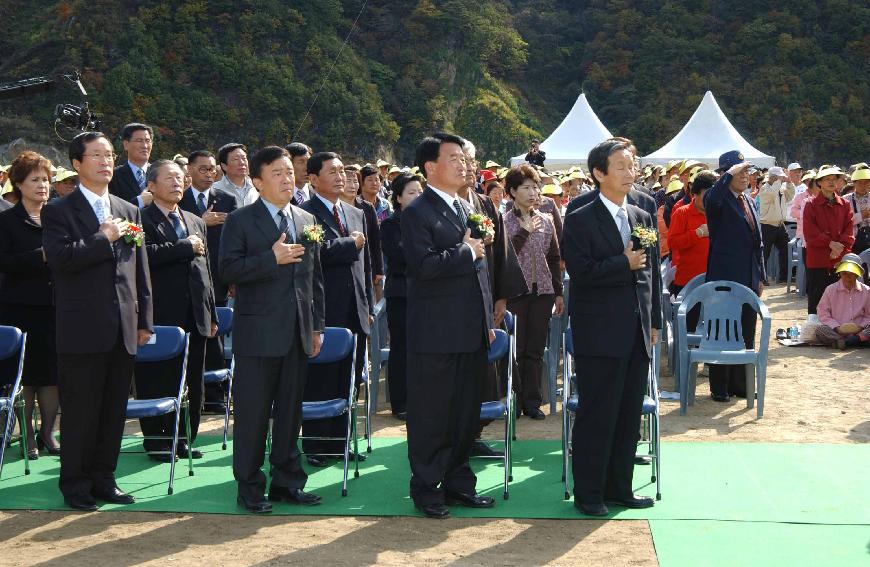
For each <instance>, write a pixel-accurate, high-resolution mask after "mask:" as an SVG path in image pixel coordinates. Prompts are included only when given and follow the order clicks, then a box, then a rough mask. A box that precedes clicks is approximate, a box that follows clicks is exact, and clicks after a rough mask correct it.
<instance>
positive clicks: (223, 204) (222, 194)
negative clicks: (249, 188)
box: [178, 187, 238, 303]
mask: <svg viewBox="0 0 870 567" xmlns="http://www.w3.org/2000/svg"><path fill="white" fill-rule="evenodd" d="M178 206H179V207H181V209H182V210H185V211H187V212H189V213H193V214H195V215H196V216H198V217H201V216H202V214H201V213H200V212H199V207H198V206H197V204H196V200H195V199H194V198H193V191H191V190H190V188H188V189H187V191H185V192H184V197H182V198H181V202H180V203H178ZM209 207H212V210H213V211H214V212H216V213H227V214H229V213H231V212H233V211H235V210H236V209H237V208H238V199H236V196H235V195H230V194H229V193H227V192H226V191H223V190H221V189H216V188H215V187H212V188H211V189H210V190H209V192H208V200H207V201H206V207H205V208H206V209H208V208H209ZM223 229H224V225H222V224H216V225H214V226H207V227H206V233H207V234H208V238H207V239H206V241H207V244H208V260H209V267H210V268H211V276H212V277H211V279H212V283H213V284H214V296H215V299H216V300H217V301H220V302H221V303H223V302H225V301H226V300H227V295H228V293H229V290H228V288H227V284H225V283H224V281H223V279H221V273H220V262H219V260H218V256H219V254H220V248H221V232H223Z"/></svg>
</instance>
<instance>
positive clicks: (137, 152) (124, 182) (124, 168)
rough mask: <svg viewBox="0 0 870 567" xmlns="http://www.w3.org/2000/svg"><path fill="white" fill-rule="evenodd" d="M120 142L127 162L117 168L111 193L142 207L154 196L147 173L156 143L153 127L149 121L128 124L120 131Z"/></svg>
mask: <svg viewBox="0 0 870 567" xmlns="http://www.w3.org/2000/svg"><path fill="white" fill-rule="evenodd" d="M121 143H122V144H123V146H124V153H125V154H127V163H124V164H122V165H119V166H118V167H116V168H115V171H114V174H113V175H112V181H110V182H109V193H111V194H112V195H115V196H116V197H120V198H121V199H124V200H125V201H129V202H130V203H133V204H134V205H137V206H139V207H147V206H148V205H150V204H151V200H152V199H153V195H152V194H151V192H150V191H148V188H147V186H146V185H147V183H146V181H145V176H146V175H147V173H148V165H149V164H148V160H149V159H151V149H152V147H153V144H154V130H153V129H152V128H151V126H148V125H147V124H139V123H138V122H133V123H131V124H127V125H126V126H124V128H123V130H121Z"/></svg>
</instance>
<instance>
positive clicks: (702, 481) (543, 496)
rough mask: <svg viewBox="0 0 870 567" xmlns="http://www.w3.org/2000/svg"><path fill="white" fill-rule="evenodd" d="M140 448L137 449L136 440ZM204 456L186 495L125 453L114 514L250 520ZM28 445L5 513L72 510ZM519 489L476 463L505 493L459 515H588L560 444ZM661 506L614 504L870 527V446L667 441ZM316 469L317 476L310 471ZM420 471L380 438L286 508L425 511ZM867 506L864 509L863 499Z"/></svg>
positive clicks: (53, 462)
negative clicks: (415, 495) (416, 498)
mask: <svg viewBox="0 0 870 567" xmlns="http://www.w3.org/2000/svg"><path fill="white" fill-rule="evenodd" d="M134 443H135V442H134ZM197 445H198V446H200V447H201V448H202V450H203V451H204V453H205V457H204V458H203V459H202V460H199V461H194V471H195V476H192V477H190V476H188V474H187V463H186V461H180V462H179V464H178V466H176V480H175V494H174V495H172V496H168V495H167V494H166V487H167V477H168V472H169V465H167V464H159V463H154V462H152V461H150V460H148V459H147V458H146V457H145V456H144V455H143V454H141V453H140V454H135V453H133V454H122V455H121V459H120V463H119V469H118V475H117V477H118V484H119V486H120V487H121V488H122V489H124V490H126V491H128V492H131V493H132V494H134V495H135V496H136V498H137V502H136V504H134V505H132V506H124V507H115V506H110V505H106V506H103V509H106V510H111V509H119V510H131V511H132V510H136V511H165V512H205V513H223V514H232V513H240V512H241V510H239V509H238V508H237V507H236V503H235V494H236V487H235V483H234V481H233V476H232V470H231V461H232V447H231V446H230V447H229V448H228V449H227V450H226V451H222V450H221V449H220V444H219V440H218V438H216V437H203V438H201V440H200V441H198V442H197ZM17 449H18V447H17V446H13V447H12V449H11V450H10V451H9V452H8V454H9V457H10V459H9V462H8V463H7V464H6V466H5V467H4V469H3V478H2V479H0V508H5V509H52V510H59V509H64V503H63V500H62V498H61V497H60V493H59V492H58V489H57V475H58V469H59V460H58V459H57V458H56V457H42V458H40V459H39V460H38V461H34V462H32V471H33V472H32V474H31V475H29V476H25V475H24V474H23V466H22V462H21V460H20V457H19V456H18V454H17V453H18V452H17ZM514 455H515V460H514V463H515V464H514V482H513V483H511V488H510V499H509V500H507V501H505V500H502V487H501V482H502V477H503V468H502V467H501V465H500V464H499V463H498V462H497V461H481V460H476V461H473V466H474V468H475V470H476V471H478V473H479V480H478V490H479V491H480V492H481V493H484V494H488V495H491V496H493V497H495V498H496V507H495V508H492V509H488V510H470V509H465V508H455V509H453V510H452V512H453V513H454V515H455V516H466V517H490V518H491V517H498V518H571V519H579V518H581V516H580V515H579V514H578V513H577V512H576V510H575V509H574V507H573V505H572V503H571V502H567V501H565V500H563V499H562V493H563V490H562V485H561V480H560V479H561V473H560V457H559V443H558V442H553V441H522V440H521V441H519V442H517V443H515V445H514ZM662 467H663V471H664V473H663V475H662V500H661V501H660V502H658V503H657V504H656V506H655V507H654V508H651V509H648V510H623V509H615V510H614V511H613V514H612V517H615V518H619V519H649V520H687V519H690V520H735V521H738V520H739V521H755V522H797V523H814V524H855V525H862V524H864V525H870V507H868V506H866V503H867V502H870V483H867V470H870V446H868V445H790V444H760V443H759V444H750V443H666V444H664V445H663V455H662ZM308 470H309V472H311V469H310V468H308ZM649 475H650V467H649V466H638V467H637V469H636V471H635V485H636V489H637V491H638V492H640V493H642V494H647V495H654V493H655V486H654V485H652V484H650V482H649V480H650V477H649ZM408 478H409V469H408V461H407V450H406V445H405V442H404V439H384V438H377V439H375V450H374V452H373V453H371V454H370V455H369V459H368V460H367V461H366V462H365V463H362V464H361V466H360V477H359V478H356V479H354V478H353V477H352V472H351V478H350V479H349V481H348V484H349V486H348V492H349V494H348V496H347V497H346V498H342V497H341V468H340V467H339V466H338V465H334V466H332V467H329V468H327V469H321V470H316V471H315V472H312V473H311V477H310V478H309V483H308V486H307V489H308V490H311V491H314V492H317V493H318V494H320V495H321V496H323V504H322V505H320V506H316V507H298V506H292V505H278V506H276V507H275V513H278V514H317V515H378V516H382V515H383V516H401V515H417V511H416V510H415V509H414V507H413V505H412V503H411V501H410V499H409V498H408V496H407V494H408ZM861 503H863V504H861Z"/></svg>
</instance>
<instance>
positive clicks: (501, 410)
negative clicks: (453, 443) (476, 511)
mask: <svg viewBox="0 0 870 567" xmlns="http://www.w3.org/2000/svg"><path fill="white" fill-rule="evenodd" d="M511 320H513V316H511ZM513 349H514V341H513V337H512V336H511V335H509V334H508V333H506V332H505V331H503V330H502V329H496V330H495V340H493V341H492V343H490V345H489V352H488V354H487V359H488V362H489V364H493V363H495V362H498V361H500V360H505V361H506V363H507V365H508V367H507V368H508V381H507V397H506V399H505V400H504V401H502V400H493V401H487V402H483V403H482V404H480V419H481V420H483V421H485V420H490V421H491V420H496V419H503V420H504V422H505V426H504V454H503V455H502V456H500V457H498V456H493V457H481V458H494V459H501V460H502V462H503V464H504V494H503V498H504V499H505V500H507V499H508V483H509V482H510V481H512V480H513V471H512V467H511V451H512V444H511V439H512V436H513V428H514V415H515V411H514V403H515V402H514V395H513V366H514V364H513V363H514V354H515V353H514V350H513Z"/></svg>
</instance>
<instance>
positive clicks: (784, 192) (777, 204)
mask: <svg viewBox="0 0 870 567" xmlns="http://www.w3.org/2000/svg"><path fill="white" fill-rule="evenodd" d="M794 195H795V187H794V185H793V184H792V183H791V182H790V181H789V178H788V176H786V174H785V172H784V171H783V169H782V168H781V167H777V166H773V167H771V168H770V169H769V170H768V171H767V182H766V183H762V185H761V190H760V191H759V193H758V198H759V202H760V203H761V206H760V207H759V215H760V217H761V238H762V242H764V264H765V265H767V261H768V260H769V259H770V253H771V251H772V250H773V249H774V248H776V250H777V255H778V256H779V274H778V276H777V283H784V282H785V279H786V273H787V272H788V233H787V232H786V230H785V221H786V219H787V218H788V208H789V205H790V204H791V201H792V199H794Z"/></svg>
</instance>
